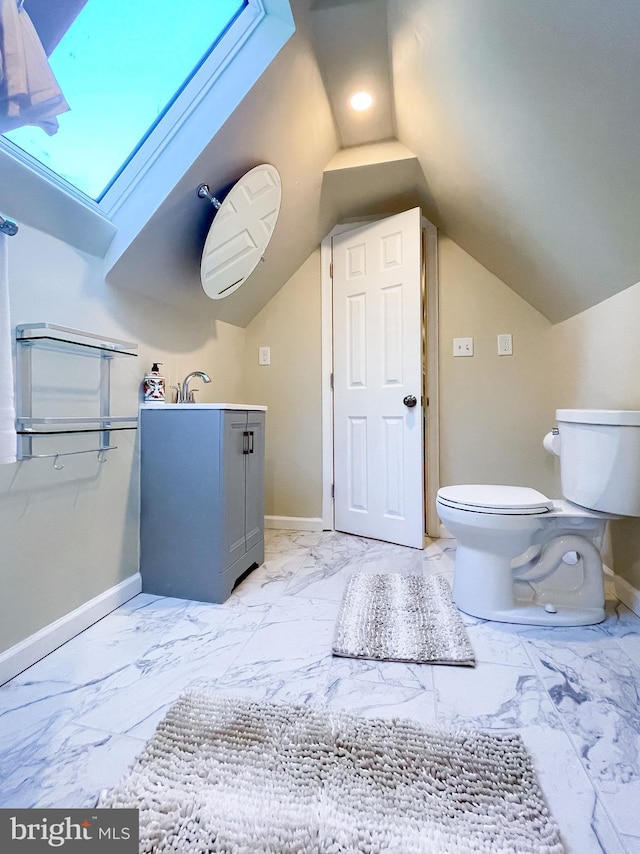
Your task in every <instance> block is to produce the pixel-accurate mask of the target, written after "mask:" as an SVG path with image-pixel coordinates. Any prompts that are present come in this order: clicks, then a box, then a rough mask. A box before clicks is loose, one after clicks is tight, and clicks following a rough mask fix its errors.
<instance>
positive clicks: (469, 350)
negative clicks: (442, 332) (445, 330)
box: [453, 338, 473, 356]
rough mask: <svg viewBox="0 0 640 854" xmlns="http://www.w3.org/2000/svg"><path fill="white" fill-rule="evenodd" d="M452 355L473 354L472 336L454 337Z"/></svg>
mask: <svg viewBox="0 0 640 854" xmlns="http://www.w3.org/2000/svg"><path fill="white" fill-rule="evenodd" d="M453 355H454V356H473V338H454V339H453Z"/></svg>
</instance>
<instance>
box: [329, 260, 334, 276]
mask: <svg viewBox="0 0 640 854" xmlns="http://www.w3.org/2000/svg"><path fill="white" fill-rule="evenodd" d="M329 278H330V279H333V261H330V262H329Z"/></svg>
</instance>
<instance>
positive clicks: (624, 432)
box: [556, 409, 640, 516]
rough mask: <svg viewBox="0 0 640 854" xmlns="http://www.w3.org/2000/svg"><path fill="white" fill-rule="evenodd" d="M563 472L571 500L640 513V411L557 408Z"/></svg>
mask: <svg viewBox="0 0 640 854" xmlns="http://www.w3.org/2000/svg"><path fill="white" fill-rule="evenodd" d="M556 420H557V422H558V429H559V431H560V475H561V479H562V494H563V496H564V497H565V498H566V499H567V501H572V502H573V503H574V504H579V505H581V506H582V507H587V508H589V509H591V510H600V511H601V512H603V513H614V514H616V515H620V516H640V412H638V411H635V410H615V409H557V410H556Z"/></svg>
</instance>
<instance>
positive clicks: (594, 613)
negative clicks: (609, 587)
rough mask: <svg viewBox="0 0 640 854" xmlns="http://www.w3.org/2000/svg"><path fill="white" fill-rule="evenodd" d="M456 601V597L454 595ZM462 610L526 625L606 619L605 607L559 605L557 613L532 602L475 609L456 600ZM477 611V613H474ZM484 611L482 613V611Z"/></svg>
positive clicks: (586, 623)
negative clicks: (511, 606)
mask: <svg viewBox="0 0 640 854" xmlns="http://www.w3.org/2000/svg"><path fill="white" fill-rule="evenodd" d="M454 602H455V597H454ZM456 605H457V607H458V609H459V610H460V611H463V612H464V613H465V614H469V616H470V617H478V618H479V619H481V620H492V621H495V622H497V623H521V624H522V625H525V626H593V625H595V624H596V623H601V622H602V621H603V620H604V619H605V616H606V614H605V610H604V608H571V607H567V606H558V608H557V611H556V612H555V613H549V612H548V611H546V610H545V608H544V606H543V605H538V604H534V603H532V602H527V603H523V604H521V605H517V604H516V605H515V606H514V607H513V608H504V609H487V610H486V611H483V609H481V608H480V609H478V608H474V609H473V611H471V610H467V608H462V607H461V606H460V605H458V603H457V602H456ZM474 612H475V613H474ZM480 612H482V613H480Z"/></svg>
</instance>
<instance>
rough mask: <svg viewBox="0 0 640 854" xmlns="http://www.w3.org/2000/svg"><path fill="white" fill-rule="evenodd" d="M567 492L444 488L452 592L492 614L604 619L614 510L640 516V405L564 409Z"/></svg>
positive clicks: (560, 438) (541, 621)
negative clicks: (452, 554)
mask: <svg viewBox="0 0 640 854" xmlns="http://www.w3.org/2000/svg"><path fill="white" fill-rule="evenodd" d="M556 419H557V421H558V435H554V436H553V439H551V437H548V438H546V439H545V447H547V449H548V450H551V451H552V452H553V453H556V454H558V455H559V456H560V473H561V482H562V493H563V495H564V499H565V500H555V499H554V500H552V499H549V498H547V497H546V496H545V495H542V493H540V492H537V491H536V490H534V489H529V488H527V487H518V486H494V485H480V484H467V485H463V486H447V487H444V488H442V489H440V490H439V491H438V498H437V502H436V503H437V508H438V515H439V516H440V519H441V520H442V522H443V524H444V525H445V527H446V528H447V530H448V531H449V532H450V533H451V535H452V536H453V537H455V538H456V540H457V548H456V559H455V570H454V577H453V599H454V601H455V603H456V605H457V606H458V608H460V610H461V611H464V612H465V613H467V614H471V615H472V616H474V617H480V618H482V619H486V620H498V621H500V622H506V623H525V624H529V625H540V626H542V625H544V626H585V625H590V624H592V623H599V622H601V621H602V620H604V617H605V612H604V584H603V581H604V579H603V570H602V557H601V553H600V549H601V547H602V540H603V536H604V532H605V527H606V523H607V521H608V520H609V519H613V518H616V517H617V516H640V412H638V411H629V410H621V411H619V410H606V409H604V410H603V409H600V410H598V409H590V410H588V409H558V410H557V411H556Z"/></svg>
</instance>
